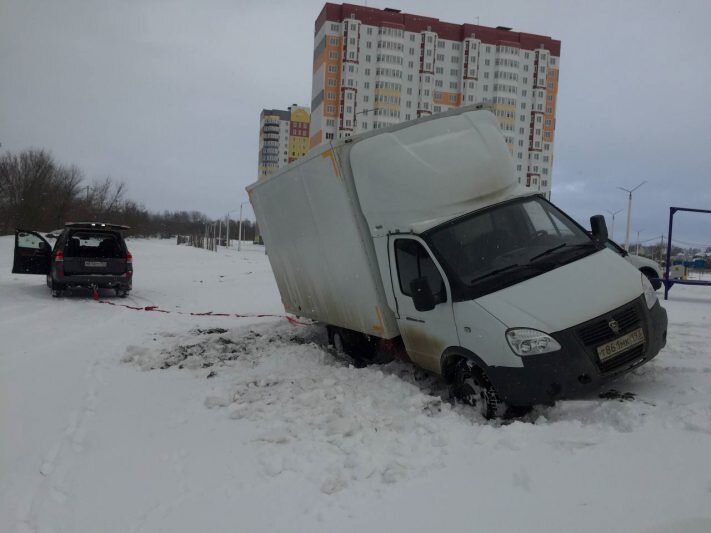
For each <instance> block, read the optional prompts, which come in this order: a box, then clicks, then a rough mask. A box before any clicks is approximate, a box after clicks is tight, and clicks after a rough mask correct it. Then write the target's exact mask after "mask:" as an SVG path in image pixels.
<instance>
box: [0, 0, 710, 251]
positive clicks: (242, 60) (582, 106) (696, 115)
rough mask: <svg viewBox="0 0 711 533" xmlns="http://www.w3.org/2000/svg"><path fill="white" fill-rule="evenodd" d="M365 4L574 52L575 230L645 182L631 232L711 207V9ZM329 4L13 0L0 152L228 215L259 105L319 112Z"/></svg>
mask: <svg viewBox="0 0 711 533" xmlns="http://www.w3.org/2000/svg"><path fill="white" fill-rule="evenodd" d="M364 3H366V2H364ZM367 4H368V5H369V6H373V7H379V8H383V7H394V8H399V9H401V10H403V11H406V12H409V13H415V14H421V15H427V16H432V17H436V18H439V19H440V20H443V21H447V22H456V23H463V22H471V23H476V22H477V17H478V21H479V22H480V23H481V24H484V25H489V26H497V25H505V26H511V27H513V28H514V30H518V31H526V32H531V33H539V34H544V35H549V36H551V37H553V38H556V39H560V40H561V41H562V45H561V71H560V87H559V93H558V109H557V130H556V141H555V159H554V167H553V177H552V181H553V194H552V200H553V201H554V202H555V203H556V204H558V205H559V206H560V207H562V208H563V209H565V210H567V211H568V212H569V213H570V214H571V215H573V216H574V217H575V218H576V219H578V220H579V221H581V222H584V223H586V225H587V220H588V218H589V217H590V215H592V214H595V213H603V214H605V210H608V209H609V210H613V211H616V210H618V209H623V208H625V207H626V196H625V193H623V192H621V191H618V190H617V189H616V187H617V186H623V187H627V188H632V187H634V186H635V185H637V184H638V183H639V182H641V181H642V180H647V182H648V183H647V184H646V185H644V186H643V187H642V188H641V189H640V190H639V191H638V192H637V193H636V194H635V199H634V204H633V213H632V230H633V234H634V237H635V238H636V231H637V230H640V231H641V238H642V240H644V239H648V238H651V237H653V236H655V235H661V234H662V233H665V232H666V227H667V219H668V211H669V210H668V208H669V206H670V205H679V206H690V207H697V208H706V209H711V187H710V186H709V180H710V178H711V174H710V168H711V146H709V145H710V144H711V135H709V129H710V127H711V111H710V107H709V104H708V91H709V87H710V86H711V57H710V54H711V31H710V30H709V19H710V18H711V2H709V1H708V0H698V1H697V0H686V1H684V0H677V1H674V2H672V1H666V2H661V1H658V2H652V1H633V0H627V1H624V2H620V1H619V0H617V1H607V0H605V1H600V0H597V1H595V2H588V1H580V2H577V1H552V0H551V1H534V0H519V1H503V0H502V1H496V2H494V1H487V2H484V1H477V0H461V1H460V0H449V1H447V0H443V1H441V2H431V1H424V0H422V1H420V0H396V1H393V0H387V1H381V0H378V1H373V0H369V1H368V2H367ZM322 6H323V2H321V1H312V0H308V1H298V2H297V1H290V2H285V1H273V0H272V1H252V0H246V1H245V0H231V1H227V0H214V1H212V0H191V1H187V0H175V1H173V0H140V1H139V0H135V1H129V0H124V1H118V0H106V1H99V0H96V1H89V0H85V1H78V0H44V1H41V0H0V67H1V71H0V72H2V74H1V75H0V143H2V150H3V151H4V150H11V151H16V150H20V149H24V148H30V147H36V148H46V149H48V150H50V151H51V152H52V153H53V154H54V155H55V157H56V158H57V159H58V160H59V161H61V162H64V163H74V164H76V165H78V166H79V167H81V168H82V169H83V170H84V171H85V173H86V176H87V178H89V179H100V178H103V177H105V176H108V175H110V176H112V177H113V178H115V179H118V180H122V181H125V182H126V183H127V184H128V194H129V196H130V197H131V198H132V199H134V200H136V201H139V202H141V203H143V204H144V205H145V206H146V207H148V208H150V209H154V210H163V209H170V210H177V209H187V210H193V209H197V210H200V211H203V212H205V213H207V214H209V215H210V216H214V217H217V216H221V215H223V214H224V213H225V212H227V211H228V210H231V209H234V208H236V207H237V206H238V205H239V204H240V202H242V201H245V200H246V193H245V192H244V187H245V186H246V185H247V184H249V183H251V182H252V181H254V180H255V178H256V167H257V146H258V126H259V113H260V111H261V109H262V108H265V107H267V108H272V107H277V108H285V107H286V106H288V105H289V104H292V103H299V104H305V105H308V104H309V101H310V97H311V65H312V51H313V25H314V20H315V18H316V16H317V15H318V13H319V11H320V10H321V8H322ZM624 217H625V212H622V213H620V214H619V215H618V218H617V219H616V224H615V236H616V238H617V239H618V240H620V241H623V240H624V225H625V218H624ZM677 219H678V228H679V229H678V234H677V232H676V231H675V237H678V238H679V239H682V240H684V241H685V242H693V243H699V244H704V245H709V246H711V215H708V216H705V217H704V216H702V215H682V216H681V217H679V216H677ZM675 222H677V220H676V219H675ZM609 224H610V222H609V220H608V226H609ZM676 225H677V224H675V226H676Z"/></svg>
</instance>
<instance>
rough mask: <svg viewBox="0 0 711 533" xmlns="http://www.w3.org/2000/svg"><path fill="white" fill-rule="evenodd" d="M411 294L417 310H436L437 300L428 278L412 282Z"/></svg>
mask: <svg viewBox="0 0 711 533" xmlns="http://www.w3.org/2000/svg"><path fill="white" fill-rule="evenodd" d="M410 292H411V293H412V301H413V303H414V304H415V309H417V310H418V311H431V310H432V309H434V308H435V298H434V294H432V289H431V288H430V284H429V282H428V281H427V278H424V277H423V278H417V279H414V280H412V281H411V282H410Z"/></svg>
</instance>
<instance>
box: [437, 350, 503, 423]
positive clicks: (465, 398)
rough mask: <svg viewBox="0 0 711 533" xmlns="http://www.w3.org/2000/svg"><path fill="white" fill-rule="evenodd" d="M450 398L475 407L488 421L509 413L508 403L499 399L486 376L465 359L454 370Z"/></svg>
mask: <svg viewBox="0 0 711 533" xmlns="http://www.w3.org/2000/svg"><path fill="white" fill-rule="evenodd" d="M450 396H451V397H452V398H453V399H455V400H457V401H460V402H462V403H465V404H467V405H471V406H473V407H475V408H476V409H477V411H479V413H480V414H481V415H482V416H483V417H484V418H486V419H487V420H490V419H492V418H501V417H504V416H506V414H507V411H508V408H507V405H506V403H505V402H504V401H503V400H501V399H500V398H499V396H498V394H497V393H496V390H495V389H494V386H493V385H492V384H491V382H490V381H489V379H488V378H487V377H486V374H485V373H484V372H483V371H482V370H481V369H480V368H478V367H477V366H475V365H474V364H473V363H471V362H470V361H467V360H465V359H462V360H461V361H459V363H457V366H456V368H455V370H454V382H453V383H452V385H451V388H450Z"/></svg>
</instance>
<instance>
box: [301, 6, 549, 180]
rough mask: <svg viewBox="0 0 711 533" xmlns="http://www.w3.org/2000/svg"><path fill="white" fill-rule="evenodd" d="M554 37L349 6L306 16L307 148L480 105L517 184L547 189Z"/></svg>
mask: <svg viewBox="0 0 711 533" xmlns="http://www.w3.org/2000/svg"><path fill="white" fill-rule="evenodd" d="M559 68H560V41H558V40H555V39H551V38H550V37H545V36H541V35H534V34H530V33H519V32H513V31H511V29H510V28H505V27H498V28H490V27H486V26H479V25H476V24H451V23H448V22H441V21H439V20H438V19H436V18H430V17H422V16H418V15H410V14H406V13H400V12H399V11H397V10H393V9H384V10H381V9H376V8H370V7H363V6H357V5H352V4H342V5H338V4H330V3H328V4H326V5H325V6H324V8H323V10H322V11H321V13H320V14H319V16H318V18H317V19H316V25H315V32H314V61H313V82H312V102H311V110H312V112H311V136H310V141H309V145H310V147H313V146H316V145H318V144H320V143H322V142H325V141H328V140H330V139H336V138H341V137H348V136H350V135H353V134H356V133H360V132H363V131H369V130H371V129H373V128H381V127H386V126H390V125H392V124H396V123H398V122H402V121H405V120H411V119H416V118H418V117H422V116H428V115H432V114H434V113H439V112H443V111H447V110H448V109H451V108H454V107H458V106H461V105H467V104H473V103H477V102H489V103H490V104H491V105H492V106H493V110H494V113H495V114H496V116H497V118H498V122H499V125H500V126H501V129H502V131H503V134H504V137H505V139H506V143H507V144H508V146H509V149H510V150H511V153H512V155H513V158H514V161H515V164H516V171H517V174H518V178H519V181H520V182H521V183H522V184H524V185H527V186H529V187H531V188H534V189H536V190H537V191H540V192H541V193H545V194H548V193H549V192H550V187H551V171H552V167H553V143H554V138H555V113H556V96H557V92H558V72H559Z"/></svg>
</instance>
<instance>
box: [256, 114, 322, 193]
mask: <svg viewBox="0 0 711 533" xmlns="http://www.w3.org/2000/svg"><path fill="white" fill-rule="evenodd" d="M309 123H310V115H309V108H308V107H302V106H297V105H296V104H294V105H292V106H290V107H289V108H288V109H287V110H281V109H263V110H262V112H261V114H260V116H259V162H258V176H259V179H262V178H265V177H267V176H269V175H270V174H273V173H274V172H275V171H276V170H277V169H279V168H281V167H283V166H284V165H286V164H288V163H290V162H292V161H294V160H296V159H298V158H300V157H301V156H303V155H304V154H306V152H308V150H309Z"/></svg>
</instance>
